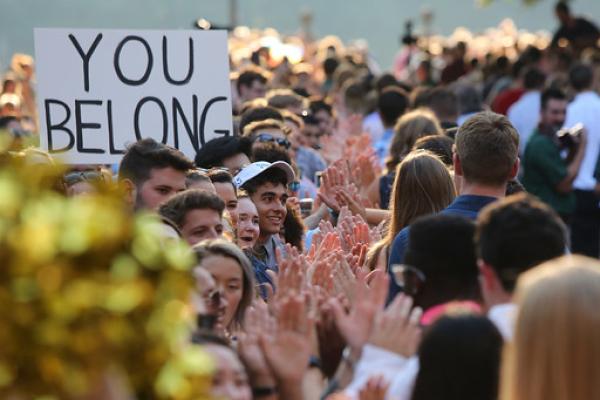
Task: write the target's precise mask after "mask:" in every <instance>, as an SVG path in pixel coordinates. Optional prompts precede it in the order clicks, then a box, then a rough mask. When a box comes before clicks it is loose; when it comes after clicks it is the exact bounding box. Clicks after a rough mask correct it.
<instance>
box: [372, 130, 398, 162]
mask: <svg viewBox="0 0 600 400" xmlns="http://www.w3.org/2000/svg"><path fill="white" fill-rule="evenodd" d="M393 137H394V129H392V128H388V129H386V130H385V131H383V135H381V139H379V140H378V141H377V142H375V144H374V145H373V147H374V148H375V154H376V155H377V158H378V159H379V163H380V164H381V166H384V165H385V158H386V157H387V155H388V154H389V153H390V147H391V145H392V138H393Z"/></svg>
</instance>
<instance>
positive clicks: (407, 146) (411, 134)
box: [386, 108, 443, 171]
mask: <svg viewBox="0 0 600 400" xmlns="http://www.w3.org/2000/svg"><path fill="white" fill-rule="evenodd" d="M442 133H443V130H442V127H441V126H440V123H439V121H438V119H437V118H436V116H435V114H433V112H431V111H429V110H427V109H423V108H420V109H417V110H414V111H411V112H409V113H407V114H404V115H403V116H402V117H400V119H399V120H398V122H397V123H396V126H395V127H394V137H393V138H392V144H391V146H390V156H389V158H388V159H387V160H386V167H387V169H388V170H389V171H393V170H394V169H395V168H396V166H397V165H398V164H399V163H400V161H402V159H403V158H404V157H406V155H407V154H408V153H409V152H410V151H411V149H412V148H413V146H414V145H415V142H416V141H417V139H419V138H421V137H424V136H428V135H441V134H442Z"/></svg>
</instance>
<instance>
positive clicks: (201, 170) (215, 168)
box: [196, 167, 230, 174]
mask: <svg viewBox="0 0 600 400" xmlns="http://www.w3.org/2000/svg"><path fill="white" fill-rule="evenodd" d="M196 171H198V172H202V173H203V174H208V173H210V172H215V171H222V172H230V171H229V168H226V167H212V168H208V169H207V168H196Z"/></svg>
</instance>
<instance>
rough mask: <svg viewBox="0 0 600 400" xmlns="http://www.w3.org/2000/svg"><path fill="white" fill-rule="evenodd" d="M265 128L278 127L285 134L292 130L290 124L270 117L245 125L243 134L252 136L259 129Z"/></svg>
mask: <svg viewBox="0 0 600 400" xmlns="http://www.w3.org/2000/svg"><path fill="white" fill-rule="evenodd" d="M263 129H278V130H280V131H281V132H282V133H283V134H284V135H285V136H288V135H289V134H290V131H291V129H290V128H289V127H288V126H285V125H284V124H283V122H281V121H277V120H276V119H272V118H269V119H264V120H261V121H254V122H251V123H249V124H248V125H246V126H245V127H244V132H243V133H242V136H244V137H251V138H252V137H253V136H254V135H255V134H257V133H259V132H258V131H260V130H263Z"/></svg>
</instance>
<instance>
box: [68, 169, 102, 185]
mask: <svg viewBox="0 0 600 400" xmlns="http://www.w3.org/2000/svg"><path fill="white" fill-rule="evenodd" d="M63 179H64V182H65V184H66V185H67V186H72V185H74V184H76V183H79V182H104V175H102V173H101V172H98V171H73V172H69V173H67V174H65V176H64V178H63Z"/></svg>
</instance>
